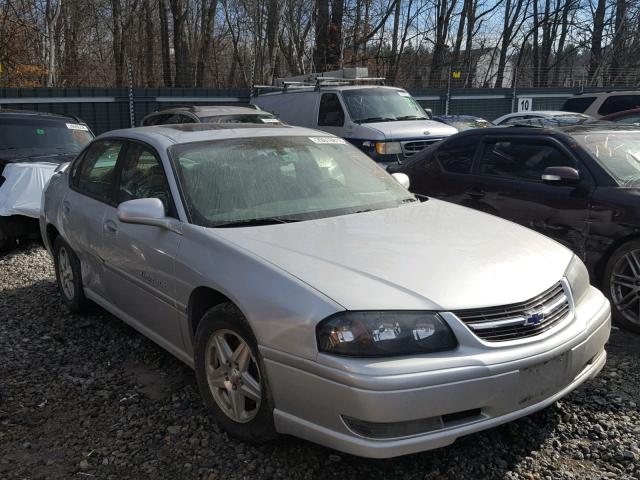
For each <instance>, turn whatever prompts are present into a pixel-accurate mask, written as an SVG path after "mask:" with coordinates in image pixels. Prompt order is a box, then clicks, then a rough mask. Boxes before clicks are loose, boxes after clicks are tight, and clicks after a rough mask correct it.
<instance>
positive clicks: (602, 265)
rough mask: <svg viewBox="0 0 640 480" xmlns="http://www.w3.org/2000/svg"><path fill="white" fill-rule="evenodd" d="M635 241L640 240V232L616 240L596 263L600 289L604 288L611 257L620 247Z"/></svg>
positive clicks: (597, 280)
mask: <svg viewBox="0 0 640 480" xmlns="http://www.w3.org/2000/svg"><path fill="white" fill-rule="evenodd" d="M634 240H640V231H638V232H633V233H631V234H629V235H626V236H624V237H620V238H617V239H615V240H614V241H613V242H612V243H611V245H609V247H608V248H607V249H606V250H605V252H604V253H603V254H602V256H601V257H600V260H598V262H597V263H596V267H595V274H596V279H595V280H596V282H597V284H598V286H599V287H600V288H604V281H605V278H604V274H605V271H606V269H607V264H608V263H609V260H610V259H611V256H612V255H613V254H614V253H616V252H617V251H618V249H619V248H620V247H622V246H623V245H624V244H625V243H629V242H633V241H634Z"/></svg>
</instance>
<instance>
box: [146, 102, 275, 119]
mask: <svg viewBox="0 0 640 480" xmlns="http://www.w3.org/2000/svg"><path fill="white" fill-rule="evenodd" d="M167 113H193V114H194V115H196V116H197V117H215V116H221V115H270V113H269V112H265V111H264V110H259V109H256V108H253V107H238V106H232V105H194V106H188V107H173V108H167V109H164V110H158V111H156V112H153V113H151V114H149V116H151V115H162V114H167Z"/></svg>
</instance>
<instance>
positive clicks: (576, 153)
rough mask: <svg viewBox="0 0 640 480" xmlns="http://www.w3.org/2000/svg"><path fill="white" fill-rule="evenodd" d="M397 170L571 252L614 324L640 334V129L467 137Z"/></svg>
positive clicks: (524, 130)
mask: <svg viewBox="0 0 640 480" xmlns="http://www.w3.org/2000/svg"><path fill="white" fill-rule="evenodd" d="M393 171H394V172H403V173H406V174H407V175H408V176H409V178H410V181H411V190H412V191H413V192H414V193H417V194H422V195H428V196H432V197H436V198H440V199H443V200H448V201H451V202H454V203H458V204H461V205H465V206H468V207H471V208H474V209H477V210H482V211H484V212H487V213H491V214H493V215H497V216H500V217H503V218H506V219H509V220H512V221H514V222H517V223H519V224H521V225H524V226H526V227H529V228H532V229H534V230H537V231H538V232H540V233H542V234H544V235H547V236H549V237H551V238H553V239H555V240H557V241H558V242H560V243H562V244H564V245H566V246H567V247H569V248H570V249H572V250H573V251H574V252H575V253H576V254H578V255H579V256H580V257H581V258H582V259H583V260H584V261H585V263H586V264H587V267H588V268H589V271H590V274H591V278H592V283H594V284H596V285H597V286H599V287H600V288H602V289H603V290H604V291H605V293H606V294H607V295H608V296H609V298H610V300H611V302H612V304H613V307H614V308H613V312H614V318H615V319H616V320H617V321H618V322H619V323H620V324H621V325H622V326H624V327H626V328H628V329H630V330H633V331H635V332H640V128H638V127H635V126H629V125H616V124H601V125H597V124H593V125H580V126H572V127H563V128H540V127H521V126H514V127H493V128H486V129H479V130H469V131H466V132H462V133H459V134H457V135H453V136H451V137H449V138H448V139H446V140H444V141H442V142H440V143H438V144H436V145H434V146H432V147H430V148H427V149H426V150H424V151H423V152H420V153H419V154H416V155H415V157H414V158H413V159H412V160H411V161H409V162H408V163H406V164H404V165H402V166H399V167H396V168H394V169H393ZM461 228H464V225H462V226H461ZM522 274H523V276H526V274H527V272H522Z"/></svg>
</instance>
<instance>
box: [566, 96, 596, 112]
mask: <svg viewBox="0 0 640 480" xmlns="http://www.w3.org/2000/svg"><path fill="white" fill-rule="evenodd" d="M595 99H596V97H574V98H569V99H567V100H566V101H565V102H564V105H563V106H562V111H563V112H575V113H584V112H585V111H586V110H587V108H589V107H590V106H591V104H592V103H593V101H594V100H595Z"/></svg>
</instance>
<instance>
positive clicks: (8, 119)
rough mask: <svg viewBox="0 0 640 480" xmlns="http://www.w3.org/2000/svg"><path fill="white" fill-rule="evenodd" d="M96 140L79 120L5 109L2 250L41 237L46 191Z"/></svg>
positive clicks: (0, 124)
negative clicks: (58, 172) (53, 177)
mask: <svg viewBox="0 0 640 480" xmlns="http://www.w3.org/2000/svg"><path fill="white" fill-rule="evenodd" d="M92 138H93V134H92V133H91V130H90V129H89V127H88V126H87V125H86V124H85V123H84V122H83V121H82V120H80V119H79V118H77V117H70V116H65V115H54V114H51V113H43V112H29V111H24V110H4V109H3V110H0V250H6V249H9V248H11V247H12V246H14V245H15V243H16V241H17V240H18V239H19V238H24V237H31V238H34V239H39V238H40V231H39V228H38V221H37V218H38V216H39V215H40V198H41V196H42V190H43V189H44V186H45V185H46V183H47V182H48V180H49V178H50V177H51V175H53V173H54V171H55V169H56V168H58V166H59V165H61V164H63V163H65V162H68V161H70V160H72V159H73V158H74V157H75V156H76V155H77V154H78V152H80V150H82V148H84V146H85V145H86V144H87V143H89V142H90V141H91V139H92Z"/></svg>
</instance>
